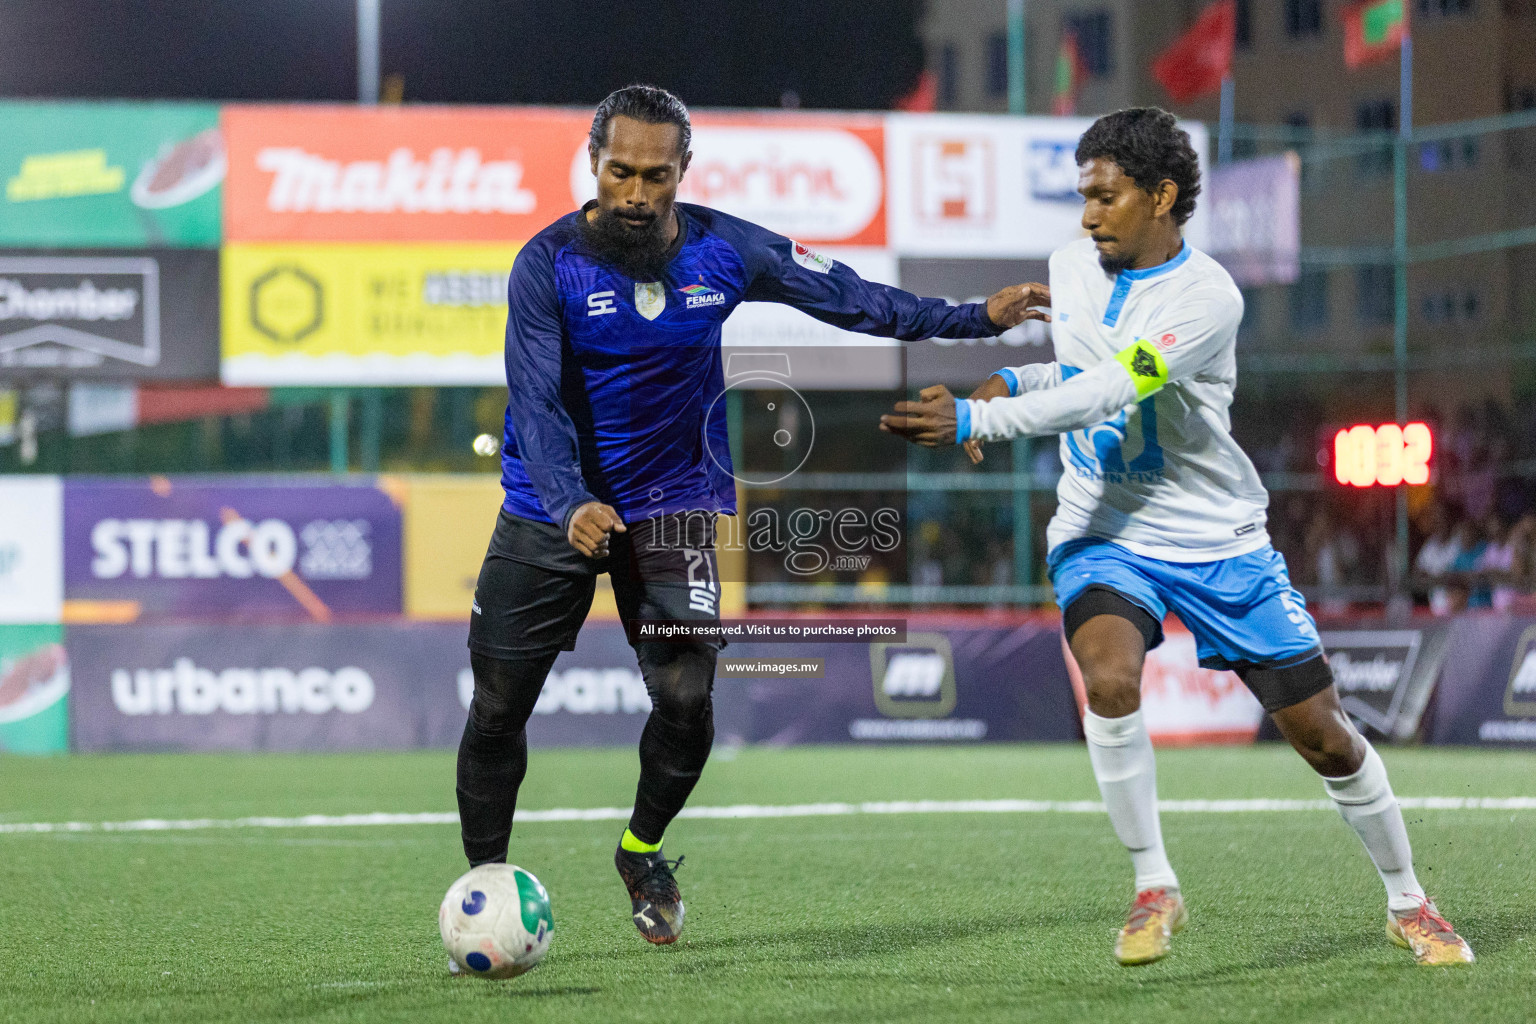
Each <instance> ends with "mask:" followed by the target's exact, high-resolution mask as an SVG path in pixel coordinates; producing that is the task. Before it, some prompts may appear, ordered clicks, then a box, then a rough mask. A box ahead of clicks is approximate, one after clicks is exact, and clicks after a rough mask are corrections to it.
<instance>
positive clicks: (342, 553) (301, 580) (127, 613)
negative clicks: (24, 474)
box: [64, 477, 401, 621]
mask: <svg viewBox="0 0 1536 1024" xmlns="http://www.w3.org/2000/svg"><path fill="white" fill-rule="evenodd" d="M64 550H65V556H64V586H65V597H66V599H67V601H68V602H69V604H70V605H71V606H73V607H76V608H77V609H79V610H81V611H83V612H86V611H89V610H90V609H92V608H95V609H97V610H102V609H105V610H108V611H109V612H110V613H111V616H110V617H111V618H113V619H115V620H130V621H131V620H133V619H138V618H151V619H152V618H156V617H175V618H187V619H220V620H229V619H240V618H289V619H313V620H317V621H330V619H331V618H332V616H333V615H345V614H398V613H399V612H400V610H401V601H400V596H401V583H400V572H401V565H400V510H399V508H398V506H397V505H396V503H395V501H394V500H393V499H392V498H391V496H390V495H389V494H387V493H386V492H385V491H383V490H381V489H380V488H378V487H376V486H373V485H371V484H365V483H359V484H337V483H326V484H315V483H309V482H306V481H304V480H301V479H294V480H281V479H275V478H274V479H263V478H260V477H255V478H231V479H220V480H206V481H204V480H197V479H195V478H194V479H177V480H175V481H174V482H173V481H172V480H170V479H169V478H166V477H155V478H152V479H149V480H120V479H107V478H100V479H93V478H89V477H85V478H72V479H70V480H67V481H66V482H65V487H64ZM86 617H90V616H86Z"/></svg>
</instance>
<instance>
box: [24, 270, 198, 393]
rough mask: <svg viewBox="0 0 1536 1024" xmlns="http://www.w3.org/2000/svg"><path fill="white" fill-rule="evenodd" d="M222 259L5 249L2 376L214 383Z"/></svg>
mask: <svg viewBox="0 0 1536 1024" xmlns="http://www.w3.org/2000/svg"><path fill="white" fill-rule="evenodd" d="M218 287H219V254H218V253H217V252H215V251H212V250H206V249H151V250H145V251H139V252H132V253H126V252H123V251H120V250H89V251H84V250H46V249H33V250H27V251H17V250H12V251H6V252H0V380H4V379H6V378H17V377H42V376H55V377H57V376H64V377H68V378H70V379H71V380H84V379H113V380H130V379H138V380H215V379H217V378H218V375H219V293H218Z"/></svg>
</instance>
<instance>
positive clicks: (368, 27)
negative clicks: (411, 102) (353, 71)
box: [357, 0, 380, 107]
mask: <svg viewBox="0 0 1536 1024" xmlns="http://www.w3.org/2000/svg"><path fill="white" fill-rule="evenodd" d="M379 3H380V0H357V102H359V103H361V104H363V105H364V106H370V107H371V106H373V105H375V104H377V103H378V102H379Z"/></svg>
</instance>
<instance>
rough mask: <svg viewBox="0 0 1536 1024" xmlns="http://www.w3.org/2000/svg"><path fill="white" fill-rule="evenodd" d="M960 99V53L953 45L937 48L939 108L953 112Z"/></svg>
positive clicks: (946, 44) (947, 44)
mask: <svg viewBox="0 0 1536 1024" xmlns="http://www.w3.org/2000/svg"><path fill="white" fill-rule="evenodd" d="M959 99H960V51H959V49H958V48H957V47H956V46H955V44H954V43H945V44H944V45H943V46H941V47H939V107H940V108H941V109H943V110H954V109H955V107H956V106H958V105H959Z"/></svg>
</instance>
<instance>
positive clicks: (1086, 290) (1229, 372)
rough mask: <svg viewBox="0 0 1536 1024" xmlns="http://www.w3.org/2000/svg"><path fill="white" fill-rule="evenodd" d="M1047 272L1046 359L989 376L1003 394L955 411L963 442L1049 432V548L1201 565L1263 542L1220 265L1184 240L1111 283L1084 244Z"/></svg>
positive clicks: (1232, 318) (1230, 302) (1227, 287)
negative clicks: (1111, 546) (1099, 546)
mask: <svg viewBox="0 0 1536 1024" xmlns="http://www.w3.org/2000/svg"><path fill="white" fill-rule="evenodd" d="M1050 272H1051V280H1050V285H1051V300H1052V322H1051V336H1052V340H1053V341H1054V342H1055V347H1056V359H1057V361H1056V362H1055V363H1049V364H1044V365H1041V364H1035V365H1032V366H1025V367H1015V368H1011V369H1007V370H1003V371H1000V372H1001V373H1002V375H1003V377H1004V378H1006V379H1008V380H1009V383H1010V386H1011V387H1012V389H1013V392H1014V397H1011V398H999V399H994V400H992V401H990V402H978V401H970V402H969V403H968V411H969V414H970V430H969V434H968V436H969V437H974V438H981V439H982V440H987V441H999V440H1004V439H1007V438H1013V437H1039V436H1043V435H1050V434H1060V435H1061V462H1062V466H1063V467H1064V469H1065V472H1064V473H1063V474H1062V477H1061V482H1060V484H1058V486H1057V488H1056V497H1057V508H1056V515H1055V517H1054V518H1053V519H1052V520H1051V525H1050V529H1049V530H1048V531H1047V541H1048V543H1049V545H1050V547H1051V548H1052V549H1054V548H1056V546H1057V545H1060V544H1062V543H1064V542H1066V541H1069V540H1073V539H1075V538H1078V537H1101V538H1104V539H1106V540H1111V541H1114V542H1115V543H1117V544H1121V545H1123V546H1125V547H1127V548H1129V549H1130V550H1131V551H1134V552H1135V553H1137V554H1140V555H1144V556H1146V557H1149V558H1157V559H1162V560H1164V561H1170V562H1209V561H1215V560H1217V559H1223V558H1232V557H1235V556H1237V555H1241V554H1246V553H1247V552H1249V551H1255V550H1257V549H1259V548H1262V547H1264V546H1265V545H1266V544H1268V543H1269V535H1268V532H1267V531H1266V529H1265V519H1266V513H1265V510H1266V508H1267V507H1268V505H1269V496H1268V494H1267V493H1266V492H1265V490H1264V485H1263V484H1262V483H1261V482H1260V481H1259V474H1258V472H1257V471H1256V470H1255V469H1254V467H1253V463H1252V462H1250V461H1249V460H1248V456H1247V455H1245V454H1244V453H1243V450H1242V449H1241V448H1239V447H1238V446H1237V442H1236V441H1234V440H1232V435H1231V426H1232V420H1231V415H1230V411H1229V410H1230V407H1231V405H1232V392H1233V389H1234V388H1235V387H1236V384H1237V360H1236V355H1235V349H1236V344H1237V325H1238V322H1239V321H1240V320H1241V319H1242V315H1243V298H1242V294H1241V293H1240V292H1239V291H1238V290H1237V286H1236V285H1235V284H1233V283H1232V278H1231V277H1230V276H1229V275H1228V274H1227V272H1226V270H1224V269H1223V268H1222V267H1221V265H1220V264H1219V263H1217V262H1216V261H1215V260H1213V259H1211V257H1209V256H1207V255H1206V254H1205V253H1203V252H1199V251H1197V250H1195V249H1193V248H1191V247H1190V245H1189V244H1188V243H1187V242H1186V243H1185V244H1184V247H1183V249H1181V250H1180V252H1179V254H1178V255H1177V256H1175V257H1174V258H1173V259H1171V260H1169V261H1168V262H1166V263H1163V264H1161V265H1159V266H1156V267H1151V268H1149V269H1147V270H1128V271H1122V272H1121V273H1119V274H1114V275H1111V274H1107V273H1105V271H1104V270H1103V268H1102V267H1100V266H1099V259H1098V252H1097V250H1096V249H1095V248H1094V245H1093V241H1092V239H1086V238H1085V239H1082V240H1080V241H1077V242H1073V243H1072V244H1070V245H1067V246H1064V247H1063V248H1061V249H1058V250H1057V251H1056V252H1055V253H1054V254H1052V256H1051V262H1050ZM964 419H965V416H964V413H963V412H962V415H961V420H962V425H963V421H964Z"/></svg>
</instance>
